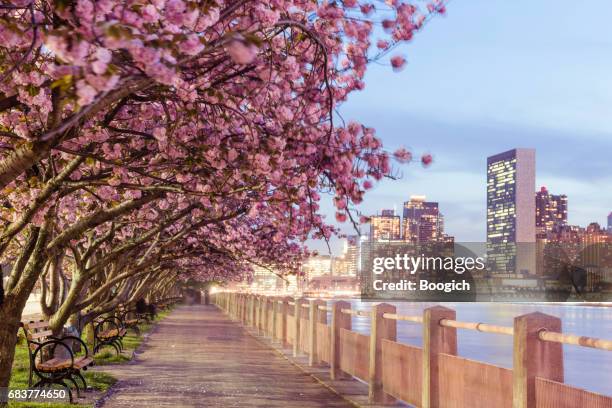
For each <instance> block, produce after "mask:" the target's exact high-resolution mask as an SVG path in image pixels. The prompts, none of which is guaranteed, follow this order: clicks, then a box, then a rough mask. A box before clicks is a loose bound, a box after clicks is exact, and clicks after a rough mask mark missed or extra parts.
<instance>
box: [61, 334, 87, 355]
mask: <svg viewBox="0 0 612 408" xmlns="http://www.w3.org/2000/svg"><path fill="white" fill-rule="evenodd" d="M54 339H55V340H59V341H62V342H63V341H64V340H76V341H78V342H79V343H81V346H83V348H84V349H85V357H89V349H88V348H87V344H85V342H84V341H83V339H81V338H79V337H77V336H70V335H69V336H64V337H61V338H58V337H54Z"/></svg>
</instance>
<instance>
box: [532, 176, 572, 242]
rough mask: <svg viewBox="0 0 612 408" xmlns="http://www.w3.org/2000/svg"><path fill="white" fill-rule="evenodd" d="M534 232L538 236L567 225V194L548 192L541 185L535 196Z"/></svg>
mask: <svg viewBox="0 0 612 408" xmlns="http://www.w3.org/2000/svg"><path fill="white" fill-rule="evenodd" d="M535 211H536V233H537V234H538V237H543V238H545V237H546V234H549V233H551V232H552V231H554V230H558V229H559V228H561V227H563V226H565V225H567V196H566V195H554V194H550V193H549V192H548V190H547V189H546V187H542V188H541V189H540V191H538V192H537V193H536V197H535Z"/></svg>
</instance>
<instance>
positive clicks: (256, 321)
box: [253, 295, 261, 333]
mask: <svg viewBox="0 0 612 408" xmlns="http://www.w3.org/2000/svg"><path fill="white" fill-rule="evenodd" d="M253 316H254V319H253V320H254V322H253V326H254V327H255V331H256V332H257V333H260V331H259V325H260V322H261V295H259V296H257V297H256V298H255V306H254V307H253Z"/></svg>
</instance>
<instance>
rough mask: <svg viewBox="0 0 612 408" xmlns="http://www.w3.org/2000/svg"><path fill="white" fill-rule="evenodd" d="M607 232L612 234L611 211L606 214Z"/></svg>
mask: <svg viewBox="0 0 612 408" xmlns="http://www.w3.org/2000/svg"><path fill="white" fill-rule="evenodd" d="M608 232H609V233H610V234H612V211H611V212H610V214H608Z"/></svg>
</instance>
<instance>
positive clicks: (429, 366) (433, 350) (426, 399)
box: [421, 306, 457, 408]
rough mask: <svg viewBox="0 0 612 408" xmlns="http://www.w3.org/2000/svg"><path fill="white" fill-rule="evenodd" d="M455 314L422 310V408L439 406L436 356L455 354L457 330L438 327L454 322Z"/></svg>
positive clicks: (433, 309)
mask: <svg viewBox="0 0 612 408" xmlns="http://www.w3.org/2000/svg"><path fill="white" fill-rule="evenodd" d="M456 315H457V314H456V312H455V311H454V310H452V309H449V308H446V307H443V306H434V307H430V308H427V309H425V310H424V314H423V395H422V401H421V406H422V407H423V408H436V407H438V406H440V392H439V376H438V354H440V353H445V354H451V355H456V354H457V329H455V328H454V327H444V326H440V320H442V319H449V320H455V317H456Z"/></svg>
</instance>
